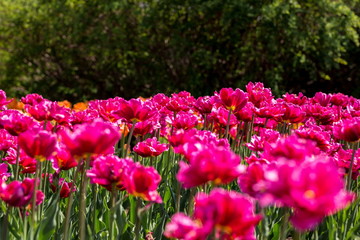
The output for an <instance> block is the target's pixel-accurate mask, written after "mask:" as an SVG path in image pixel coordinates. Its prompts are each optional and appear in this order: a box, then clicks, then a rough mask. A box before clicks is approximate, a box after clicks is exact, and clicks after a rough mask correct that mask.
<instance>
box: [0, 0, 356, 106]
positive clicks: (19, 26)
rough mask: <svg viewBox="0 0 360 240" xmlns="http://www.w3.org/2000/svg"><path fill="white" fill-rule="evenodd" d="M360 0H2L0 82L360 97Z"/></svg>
mask: <svg viewBox="0 0 360 240" xmlns="http://www.w3.org/2000/svg"><path fill="white" fill-rule="evenodd" d="M359 16H360V0H209V1H202V0H117V1H115V0H106V1H104V0H0V88H1V89H3V90H5V91H6V93H7V95H8V96H11V97H14V96H18V97H19V96H23V95H25V94H27V93H33V92H35V93H39V94H42V95H43V96H44V97H46V98H48V99H50V100H59V101H60V100H64V99H67V100H69V101H72V102H76V101H83V100H90V99H95V98H97V99H106V98H110V97H114V96H120V97H123V98H126V99H129V98H131V97H138V96H142V97H149V96H152V95H155V94H156V93H159V92H162V93H166V94H169V93H172V92H175V91H181V90H186V91H189V92H191V93H192V94H193V95H194V96H201V95H209V94H213V92H214V91H215V90H219V89H221V88H223V87H234V88H235V87H240V88H243V87H244V86H245V85H246V84H247V83H248V82H249V81H253V82H257V81H260V82H263V83H264V84H265V86H266V87H270V88H271V89H272V90H273V92H274V94H275V95H277V96H281V95H282V94H284V93H285V92H290V93H298V92H300V91H301V92H303V93H304V94H305V95H307V96H312V95H313V94H314V93H315V92H316V91H323V92H342V93H344V94H348V95H352V96H354V97H358V98H359V97H360V48H359V33H360V18H359Z"/></svg>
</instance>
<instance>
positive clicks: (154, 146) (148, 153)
mask: <svg viewBox="0 0 360 240" xmlns="http://www.w3.org/2000/svg"><path fill="white" fill-rule="evenodd" d="M168 149H169V147H168V146H167V145H166V144H161V143H160V142H159V141H158V140H157V138H156V137H153V138H148V139H146V140H145V141H143V142H139V143H138V144H136V145H135V147H134V149H133V151H134V152H136V153H137V154H139V155H140V156H142V157H156V156H159V155H160V154H162V153H163V152H164V151H166V150H168Z"/></svg>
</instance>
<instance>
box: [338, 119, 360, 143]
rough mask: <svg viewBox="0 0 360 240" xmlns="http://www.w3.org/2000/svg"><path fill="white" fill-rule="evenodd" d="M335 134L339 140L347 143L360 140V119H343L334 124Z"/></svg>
mask: <svg viewBox="0 0 360 240" xmlns="http://www.w3.org/2000/svg"><path fill="white" fill-rule="evenodd" d="M333 134H334V136H335V137H336V138H337V139H340V140H344V141H347V142H356V141H359V140H360V118H358V117H357V118H351V119H343V120H341V121H339V122H337V123H335V124H334V127H333Z"/></svg>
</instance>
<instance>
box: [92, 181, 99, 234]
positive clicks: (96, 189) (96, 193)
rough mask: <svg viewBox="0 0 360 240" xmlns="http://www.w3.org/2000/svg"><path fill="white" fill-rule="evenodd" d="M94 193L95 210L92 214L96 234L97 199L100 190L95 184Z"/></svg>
mask: <svg viewBox="0 0 360 240" xmlns="http://www.w3.org/2000/svg"><path fill="white" fill-rule="evenodd" d="M92 191H93V194H94V198H93V209H92V214H93V222H92V223H93V227H92V229H93V231H94V233H95V234H96V204H97V197H98V188H97V185H96V184H93V187H92Z"/></svg>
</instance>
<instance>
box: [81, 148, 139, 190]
mask: <svg viewBox="0 0 360 240" xmlns="http://www.w3.org/2000/svg"><path fill="white" fill-rule="evenodd" d="M133 165H134V163H133V162H132V160H131V159H124V158H119V157H117V156H114V155H108V156H100V157H98V158H96V159H95V160H94V161H93V165H92V168H91V169H90V170H88V171H87V176H88V177H89V178H90V181H91V183H96V184H99V185H100V186H102V187H104V188H106V189H107V190H108V191H113V190H114V189H115V187H116V188H118V189H120V190H124V181H125V178H127V177H128V172H129V169H130V168H132V166H133Z"/></svg>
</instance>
